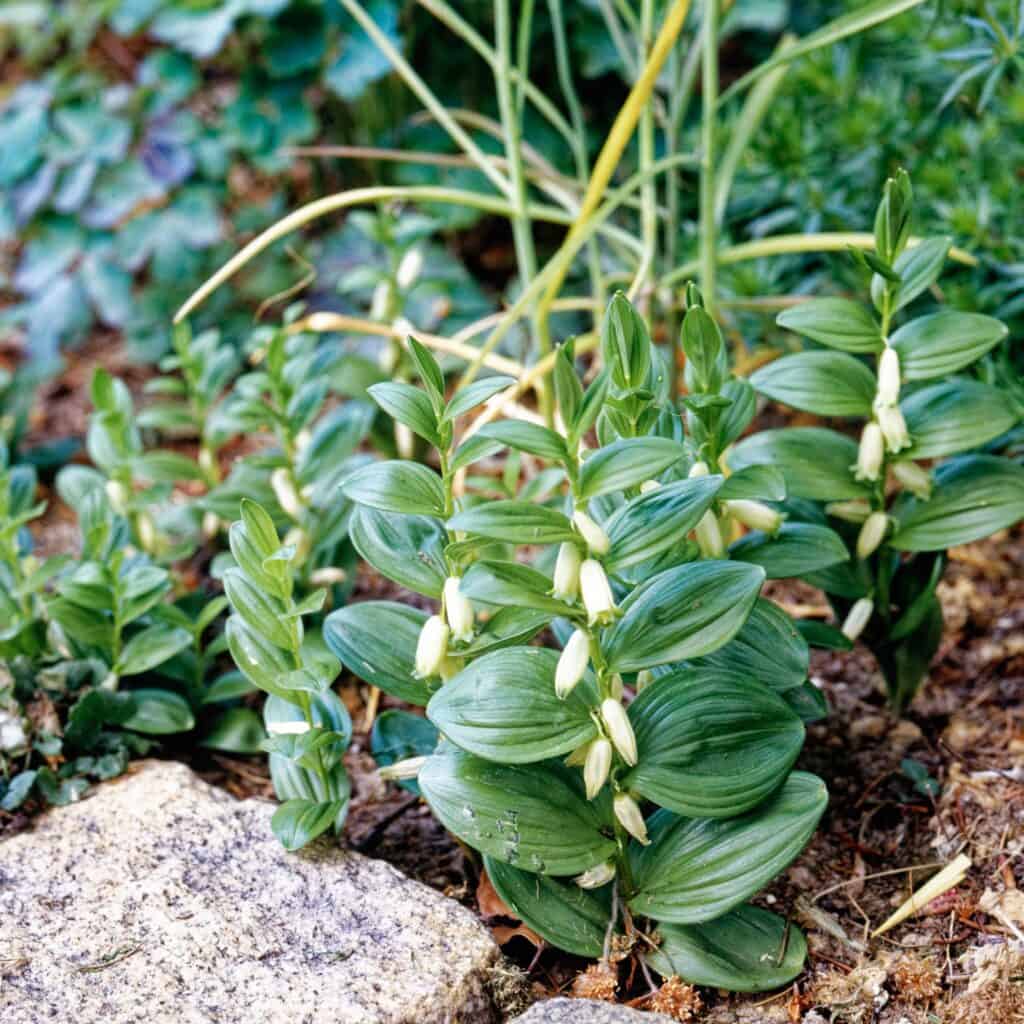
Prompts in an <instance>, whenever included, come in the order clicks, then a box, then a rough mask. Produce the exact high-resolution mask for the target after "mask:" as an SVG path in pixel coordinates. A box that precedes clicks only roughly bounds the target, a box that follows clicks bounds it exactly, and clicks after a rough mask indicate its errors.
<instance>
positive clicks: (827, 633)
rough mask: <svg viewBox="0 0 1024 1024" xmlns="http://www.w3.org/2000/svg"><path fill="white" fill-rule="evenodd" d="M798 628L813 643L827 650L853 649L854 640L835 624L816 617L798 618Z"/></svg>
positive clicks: (814, 645) (812, 645)
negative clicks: (830, 624) (817, 619)
mask: <svg viewBox="0 0 1024 1024" xmlns="http://www.w3.org/2000/svg"><path fill="white" fill-rule="evenodd" d="M795 625H796V628H797V629H798V630H799V632H800V635H801V636H802V637H803V638H804V639H805V640H806V641H807V642H808V643H809V644H810V645H811V647H820V648H822V649H823V650H827V651H852V650H853V642H852V641H851V640H850V639H849V637H847V636H846V634H845V633H843V632H842V631H841V630H838V629H836V628H835V626H829V625H827V624H826V623H824V622H818V621H816V620H815V619H797V621H796V623H795Z"/></svg>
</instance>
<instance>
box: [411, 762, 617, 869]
mask: <svg viewBox="0 0 1024 1024" xmlns="http://www.w3.org/2000/svg"><path fill="white" fill-rule="evenodd" d="M419 781H420V788H421V789H422V790H423V794H424V796H425V797H426V799H427V803H429V804H430V806H431V808H432V809H433V811H434V813H435V814H436V815H437V816H438V818H440V820H441V823H442V824H443V825H444V826H445V828H447V829H448V831H449V832H453V833H454V834H455V835H456V836H458V838H459V839H461V840H462V841H463V842H465V843H468V844H469V845H470V846H472V847H473V848H474V849H476V850H479V851H480V852H481V853H484V854H486V855H488V856H490V857H494V858H496V859H497V860H502V861H505V862H506V863H508V864H512V865H513V866H514V867H518V868H521V869H522V870H524V871H533V872H538V873H540V874H551V875H575V874H577V873H579V872H582V871H586V870H587V869H588V868H591V867H593V866H594V865H596V864H600V863H601V862H602V861H605V860H607V859H608V858H609V857H610V856H611V855H612V854H613V853H614V852H615V841H614V839H612V838H611V836H612V835H613V834H614V831H613V829H612V828H611V823H610V821H609V820H608V815H607V814H606V813H605V814H602V813H601V810H599V808H603V809H604V810H605V811H607V810H608V807H607V805H605V804H602V803H598V802H594V803H592V802H591V801H588V800H586V799H584V797H583V796H582V794H581V793H580V791H579V789H578V788H577V787H576V786H574V785H571V784H570V783H569V782H568V781H567V779H566V777H565V774H564V773H563V772H562V771H560V770H556V769H555V768H554V767H552V766H549V765H528V766H513V765H500V764H494V763H493V762H492V761H485V760H484V759H483V758H479V757H474V756H473V755H472V754H467V753H464V752H463V751H460V750H457V749H454V748H451V747H448V748H447V749H445V751H444V752H443V753H438V754H434V755H433V756H432V757H430V758H429V759H428V760H427V763H426V764H425V765H424V767H423V769H422V770H421V771H420V776H419ZM554 808H557V809H558V813H553V809H554Z"/></svg>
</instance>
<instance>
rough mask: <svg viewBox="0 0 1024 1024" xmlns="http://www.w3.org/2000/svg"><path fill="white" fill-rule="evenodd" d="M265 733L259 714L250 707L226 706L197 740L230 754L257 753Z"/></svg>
mask: <svg viewBox="0 0 1024 1024" xmlns="http://www.w3.org/2000/svg"><path fill="white" fill-rule="evenodd" d="M266 736H267V733H266V731H265V730H264V728H263V722H262V721H261V719H260V716H259V715H258V714H256V712H255V711H253V710H252V708H228V709H227V711H224V712H223V713H222V714H221V715H220V716H219V717H218V718H217V720H216V721H215V722H214V723H213V725H212V727H211V728H210V731H209V732H208V733H207V734H206V735H205V736H204V737H203V738H202V739H201V740H200V741H199V745H200V746H202V747H209V748H210V749H211V750H224V751H227V752H228V753H230V754H258V753H259V752H260V751H261V750H262V749H263V748H262V746H261V744H262V743H263V740H264V739H266Z"/></svg>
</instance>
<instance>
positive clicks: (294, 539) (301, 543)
mask: <svg viewBox="0 0 1024 1024" xmlns="http://www.w3.org/2000/svg"><path fill="white" fill-rule="evenodd" d="M281 543H282V546H283V547H286V548H292V549H294V551H295V554H294V555H292V565H294V566H300V565H303V564H304V563H305V561H306V559H307V558H308V557H309V552H310V551H311V550H312V547H313V542H312V540H311V539H310V536H309V534H308V533H306V531H305V530H303V529H301V528H300V527H298V526H293V527H292V528H291V529H290V530H289V531H288V532H287V533H286V534H285V535H284V539H283V540H282V542H281Z"/></svg>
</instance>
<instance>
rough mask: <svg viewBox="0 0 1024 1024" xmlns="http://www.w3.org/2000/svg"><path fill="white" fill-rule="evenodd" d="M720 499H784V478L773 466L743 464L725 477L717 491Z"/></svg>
mask: <svg viewBox="0 0 1024 1024" xmlns="http://www.w3.org/2000/svg"><path fill="white" fill-rule="evenodd" d="M718 497H719V498H720V499H721V500H722V501H729V500H730V499H737V498H739V499H752V500H754V501H785V500H786V478H785V477H784V476H783V475H782V473H780V472H779V470H777V469H776V468H775V467H774V466H745V467H744V468H743V469H741V470H739V471H738V472H736V473H733V474H732V476H729V477H726V479H725V483H724V484H722V489H721V490H720V491H719V492H718Z"/></svg>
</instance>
